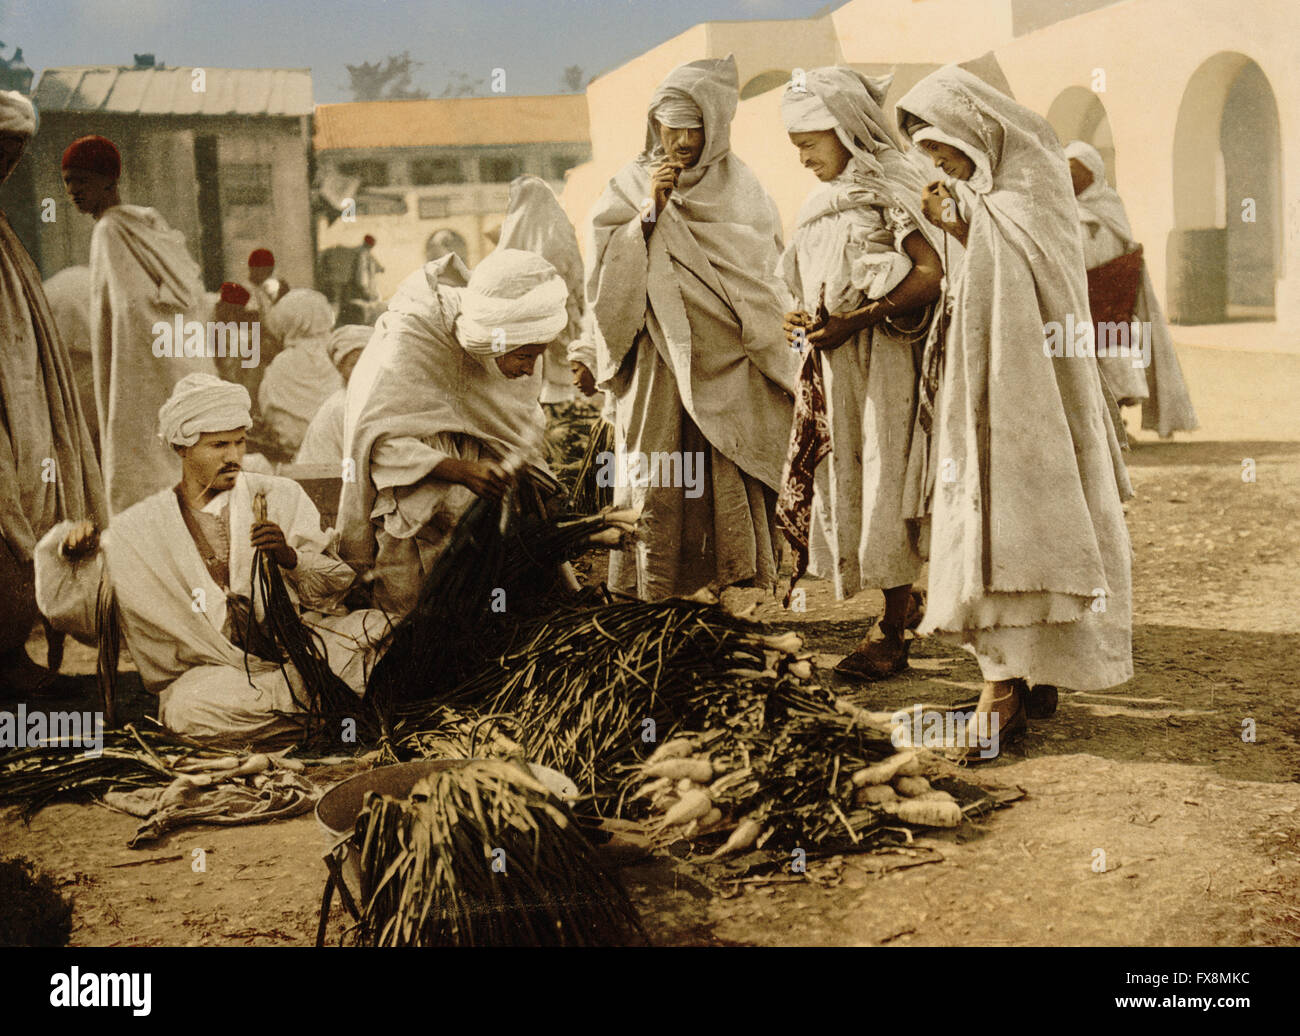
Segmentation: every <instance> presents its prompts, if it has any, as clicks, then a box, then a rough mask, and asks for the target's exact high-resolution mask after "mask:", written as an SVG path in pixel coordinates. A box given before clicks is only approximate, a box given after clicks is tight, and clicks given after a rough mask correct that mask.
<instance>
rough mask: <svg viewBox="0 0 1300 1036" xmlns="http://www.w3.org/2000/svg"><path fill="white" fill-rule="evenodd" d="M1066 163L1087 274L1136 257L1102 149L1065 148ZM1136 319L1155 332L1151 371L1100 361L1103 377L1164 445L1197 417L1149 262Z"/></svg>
mask: <svg viewBox="0 0 1300 1036" xmlns="http://www.w3.org/2000/svg"><path fill="white" fill-rule="evenodd" d="M1065 157H1066V158H1067V159H1069V161H1070V176H1071V179H1072V181H1073V184H1074V188H1075V201H1076V202H1077V203H1078V205H1079V225H1080V230H1081V232H1082V234H1083V259H1084V263H1085V264H1086V266H1087V268H1088V269H1089V270H1092V269H1094V268H1096V267H1098V266H1104V265H1105V264H1106V263H1108V262H1110V261H1111V260H1112V259H1116V258H1118V257H1119V256H1121V255H1125V254H1126V253H1128V252H1132V251H1133V250H1134V249H1136V248H1137V247H1138V243H1137V241H1136V240H1135V239H1134V237H1133V229H1132V228H1131V227H1130V226H1129V222H1128V215H1127V214H1126V213H1125V212H1124V203H1123V202H1122V201H1121V200H1120V197H1119V195H1118V194H1117V193H1116V192H1115V188H1113V187H1111V186H1110V185H1109V184H1108V183H1107V182H1106V164H1105V162H1103V161H1102V157H1101V155H1100V154H1099V153H1098V152H1097V149H1096V148H1094V147H1092V146H1091V145H1090V144H1085V143H1084V142H1083V141H1082V140H1076V141H1073V142H1071V143H1070V144H1068V145H1067V146H1066V148H1065ZM1098 319H1101V318H1100V317H1098ZM1133 319H1134V320H1136V321H1138V322H1139V323H1140V324H1141V325H1142V330H1143V333H1146V329H1147V327H1148V325H1149V326H1150V329H1151V331H1150V339H1151V340H1150V342H1149V343H1148V344H1149V345H1150V349H1151V351H1150V353H1149V356H1150V361H1151V362H1150V365H1149V366H1148V367H1147V368H1146V370H1145V372H1144V371H1143V370H1142V368H1141V367H1137V366H1134V364H1133V362H1132V360H1131V359H1130V358H1128V357H1125V356H1098V357H1097V364H1098V366H1100V367H1101V373H1102V377H1104V378H1105V379H1106V382H1107V384H1108V385H1109V386H1110V390H1111V393H1112V394H1113V395H1114V396H1115V398H1116V399H1117V400H1118V401H1119V403H1120V404H1121V405H1127V404H1130V403H1141V404H1142V427H1143V428H1149V429H1153V430H1155V431H1156V432H1158V433H1159V434H1160V437H1161V438H1162V439H1167V438H1169V437H1171V436H1172V435H1173V434H1174V432H1176V431H1177V432H1183V431H1191V430H1193V429H1194V428H1196V427H1197V422H1196V411H1195V410H1193V409H1192V401H1191V398H1190V397H1189V396H1188V394H1187V384H1186V383H1185V382H1184V381H1183V369H1182V367H1181V366H1180V365H1179V363H1178V356H1177V354H1176V353H1175V352H1174V343H1173V340H1172V339H1171V338H1170V337H1169V325H1168V324H1166V323H1165V315H1164V313H1163V312H1162V311H1161V309H1160V301H1159V299H1157V298H1156V292H1155V288H1153V287H1152V285H1151V275H1150V273H1148V272H1147V264H1146V260H1145V259H1144V260H1143V261H1142V276H1141V280H1140V281H1139V282H1138V289H1137V298H1136V301H1135V303H1134V307H1133Z"/></svg>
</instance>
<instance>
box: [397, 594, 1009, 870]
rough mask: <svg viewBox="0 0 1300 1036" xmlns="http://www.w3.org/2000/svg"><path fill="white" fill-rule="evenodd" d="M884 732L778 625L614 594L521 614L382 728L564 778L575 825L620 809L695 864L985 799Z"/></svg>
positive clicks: (855, 840)
mask: <svg viewBox="0 0 1300 1036" xmlns="http://www.w3.org/2000/svg"><path fill="white" fill-rule="evenodd" d="M647 732H651V733H650V734H649V736H647ZM890 735H891V730H890V728H889V726H888V723H887V717H881V716H879V715H878V714H871V713H866V712H863V710H861V709H858V708H856V707H855V706H854V705H852V704H851V703H849V702H847V701H843V700H839V699H837V698H836V697H835V696H834V695H833V694H832V693H831V692H829V691H828V690H826V689H825V688H823V687H822V686H821V685H820V684H819V682H818V680H817V678H816V673H815V671H814V670H813V668H812V664H811V656H810V655H809V654H808V653H806V652H805V651H804V650H803V644H802V642H801V640H800V638H799V637H798V636H797V635H796V634H793V633H774V632H770V631H767V630H765V629H763V628H762V627H761V626H759V625H758V624H756V623H753V622H750V621H748V620H745V619H742V618H740V617H737V616H735V615H732V614H730V613H728V612H726V611H724V610H723V609H721V608H720V607H718V606H716V605H712V604H708V603H702V602H698V601H686V600H673V601H663V602H658V603H653V604H651V603H645V602H640V601H627V600H619V599H614V598H607V599H606V600H604V601H602V602H600V603H597V604H594V605H587V606H583V607H577V608H568V609H560V610H558V611H556V612H553V613H552V614H550V615H548V616H546V617H545V618H544V619H540V620H537V621H534V622H532V623H530V624H526V625H524V626H521V627H520V629H519V630H518V631H517V635H516V636H515V637H514V638H513V640H512V642H511V643H510V644H509V645H508V647H507V650H506V651H505V652H504V653H502V654H501V655H499V656H497V657H496V658H493V659H491V660H489V662H488V663H487V664H485V665H484V666H483V668H482V669H481V671H480V672H479V673H477V674H476V675H475V676H474V677H473V678H471V679H470V680H468V681H466V682H465V683H463V684H462V685H461V686H459V687H458V688H456V689H455V690H454V691H453V692H452V693H451V694H450V695H449V696H447V697H446V698H444V699H442V700H441V701H440V702H438V703H437V705H436V706H432V707H431V706H429V705H427V704H426V705H422V706H415V707H410V708H408V709H407V710H405V711H404V712H403V714H402V716H401V718H400V720H399V721H398V722H397V723H395V725H394V737H395V743H396V746H397V754H398V756H399V757H400V758H408V757H430V756H435V757H436V756H444V757H445V756H451V757H466V756H473V755H480V756H482V755H492V754H497V755H502V756H507V757H509V756H515V757H518V758H524V759H527V760H528V761H530V762H535V763H540V764H541V765H543V766H548V767H551V768H553V769H556V770H559V771H560V772H562V773H564V774H566V775H567V776H569V777H570V778H571V779H572V780H574V781H575V782H576V783H577V785H578V786H579V789H580V798H579V800H578V801H577V803H575V809H576V810H577V812H578V813H579V814H580V815H583V816H585V817H586V818H588V820H589V821H591V822H599V821H613V822H614V824H613V825H610V826H618V827H619V828H620V829H621V830H627V829H628V827H627V825H628V823H629V822H630V823H631V824H633V825H635V828H636V830H637V831H638V832H639V833H640V838H641V840H642V841H643V842H648V843H649V844H651V845H653V846H656V847H659V848H666V847H668V846H670V845H673V844H674V843H679V844H680V843H682V842H686V843H687V844H688V849H689V855H690V856H691V857H692V858H693V859H699V860H703V859H705V858H709V859H714V860H725V859H727V858H729V857H733V856H736V855H739V854H741V853H744V852H750V851H755V850H758V851H762V852H766V853H770V854H772V855H774V856H775V855H778V854H784V855H786V856H787V858H788V854H789V852H790V851H791V850H792V849H795V848H802V849H804V850H806V851H809V852H814V851H815V852H825V853H834V852H843V851H846V850H854V849H856V850H867V849H870V848H872V847H874V846H877V845H882V844H894V843H896V842H898V841H900V840H905V839H906V838H907V837H910V836H909V834H908V832H909V831H911V830H917V829H927V828H951V827H956V826H958V825H959V824H960V823H961V822H962V819H963V816H964V815H965V814H966V812H968V811H969V810H970V809H972V808H974V807H975V804H976V803H977V802H980V803H982V804H983V805H985V806H987V805H990V804H991V803H990V801H989V799H988V798H987V797H986V796H984V795H983V794H982V793H981V789H979V788H978V787H976V786H974V785H972V784H969V783H967V782H965V781H960V780H954V778H953V774H955V773H956V769H955V768H954V767H953V766H952V765H951V764H949V763H947V762H946V761H945V760H943V759H942V758H940V757H937V756H935V755H933V754H931V753H929V752H925V751H920V750H913V749H906V750H903V751H900V750H898V749H896V748H895V746H894V744H893V742H892V740H891V736H890ZM931 778H933V779H934V780H935V782H936V784H933V785H932V783H931V780H930V779H931ZM620 822H622V823H620ZM674 851H675V852H676V853H677V854H678V855H680V851H679V850H677V849H675V850H674Z"/></svg>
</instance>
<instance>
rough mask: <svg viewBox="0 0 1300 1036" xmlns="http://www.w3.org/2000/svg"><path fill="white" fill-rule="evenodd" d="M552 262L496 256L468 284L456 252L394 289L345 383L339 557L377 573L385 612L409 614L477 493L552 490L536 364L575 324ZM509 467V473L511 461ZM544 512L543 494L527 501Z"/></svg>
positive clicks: (522, 255) (377, 594) (503, 252)
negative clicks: (515, 471) (346, 462)
mask: <svg viewBox="0 0 1300 1036" xmlns="http://www.w3.org/2000/svg"><path fill="white" fill-rule="evenodd" d="M568 297H569V289H568V287H567V285H566V284H565V283H564V279H563V278H562V277H561V276H559V274H557V273H556V271H555V268H554V267H553V266H551V264H550V263H548V262H547V261H546V260H545V259H543V258H541V257H540V256H538V255H534V254H533V253H531V252H523V251H518V250H515V249H498V250H496V251H494V252H492V253H491V254H490V255H489V256H488V257H487V258H486V259H484V260H483V261H482V262H481V263H479V265H478V266H477V267H476V268H475V270H474V274H473V276H472V277H471V276H469V274H468V271H467V270H466V268H465V264H464V263H463V262H461V260H460V258H459V257H458V256H456V255H455V254H451V255H447V256H444V257H443V258H441V259H437V260H435V261H434V262H431V263H428V264H426V265H425V266H424V267H422V268H421V269H419V270H416V271H415V273H413V274H411V276H409V277H408V278H406V280H405V281H403V282H402V284H401V285H400V286H399V288H398V289H397V292H396V293H395V294H394V296H393V298H392V300H391V301H390V302H389V304H388V311H387V312H386V313H384V314H383V316H381V317H380V318H379V322H378V324H377V325H376V327H375V334H374V336H373V337H372V338H371V340H370V343H369V344H368V345H367V346H366V350H365V352H364V353H363V354H362V357H361V360H360V362H359V363H358V364H357V367H356V370H355V371H354V372H353V374H352V380H351V381H350V382H349V384H348V402H347V414H346V420H345V425H344V444H345V457H346V458H349V459H350V460H351V461H352V463H351V465H350V466H349V467H348V468H346V469H345V471H344V476H343V494H342V498H341V500H340V503H339V523H340V525H341V527H342V532H343V557H344V558H345V559H346V560H348V561H349V562H350V563H352V564H353V565H354V566H355V567H358V568H360V567H363V566H364V567H366V568H370V567H372V566H373V577H374V600H375V604H376V605H378V606H379V607H382V608H384V609H386V610H388V611H390V612H393V613H396V614H404V613H405V612H407V611H409V610H410V609H411V607H412V606H413V605H414V603H415V600H416V597H417V596H418V594H419V590H420V585H421V583H422V582H423V580H424V577H425V575H427V574H428V572H429V569H430V568H431V567H432V565H433V563H434V561H435V560H436V559H437V557H438V555H439V554H440V553H441V552H442V550H443V548H444V547H445V545H446V541H447V539H448V537H449V536H450V533H451V530H452V529H453V528H454V527H455V525H456V522H457V521H458V520H459V518H460V516H461V515H462V514H463V513H464V511H465V510H466V508H468V507H469V505H470V503H471V502H472V501H473V500H474V498H475V497H476V496H483V497H489V498H492V499H499V498H501V497H502V496H503V495H504V493H505V491H506V488H507V487H508V485H509V484H510V481H511V478H512V476H511V474H510V469H511V468H514V467H515V466H516V465H519V466H521V468H522V472H523V474H524V476H525V478H524V479H522V480H521V481H520V484H519V488H520V490H528V489H529V488H532V489H536V490H539V491H540V492H541V493H549V492H552V491H553V490H554V488H555V484H554V480H553V479H552V478H551V474H550V470H549V469H548V468H547V465H546V460H545V456H544V447H543V436H544V433H545V424H546V422H545V417H544V414H543V412H542V408H541V405H540V404H539V403H538V401H537V400H538V393H539V390H540V388H541V370H540V365H539V364H538V362H537V361H538V359H539V357H540V356H541V355H542V354H543V353H544V352H545V351H546V347H547V345H548V344H549V343H550V342H552V341H554V340H555V339H556V338H557V337H558V336H559V335H560V334H561V333H562V332H563V331H564V330H565V328H567V327H568V326H569V311H568V308H567V306H568ZM507 462H509V464H507ZM521 495H523V496H524V497H525V498H527V499H529V500H530V503H531V504H533V505H538V506H540V500H539V493H537V492H534V493H531V496H530V495H529V494H527V493H524V494H521Z"/></svg>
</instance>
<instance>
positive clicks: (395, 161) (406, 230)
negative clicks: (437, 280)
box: [315, 94, 591, 298]
mask: <svg viewBox="0 0 1300 1036" xmlns="http://www.w3.org/2000/svg"><path fill="white" fill-rule="evenodd" d="M315 154H316V166H317V182H318V183H326V182H330V181H332V182H333V183H334V184H343V185H346V186H345V190H346V193H347V194H348V195H350V196H351V200H352V202H353V203H354V205H353V209H354V212H347V211H345V212H344V213H343V215H342V216H341V217H339V218H337V219H335V220H333V221H332V222H329V221H327V220H326V219H325V218H323V217H322V218H321V219H320V220H319V223H318V231H317V232H318V241H319V247H320V249H321V251H322V252H324V251H326V250H328V249H330V248H334V247H339V246H343V247H355V246H357V245H360V244H361V242H362V241H363V240H364V238H365V237H366V236H367V235H369V236H371V237H373V238H374V239H375V246H374V249H373V253H374V256H375V258H376V259H377V260H378V262H379V264H380V265H381V266H382V267H383V268H384V272H383V273H381V274H380V275H379V277H378V289H379V293H380V296H381V297H383V298H387V297H388V296H389V295H391V294H392V292H393V291H394V289H395V288H396V287H397V285H398V284H399V283H400V282H401V281H402V279H403V278H404V277H406V276H407V274H409V273H410V272H411V271H412V270H414V269H415V268H416V267H417V266H419V265H420V264H421V263H423V262H425V261H426V260H427V259H429V258H435V257H437V256H439V255H443V254H445V253H446V252H448V251H454V252H456V253H458V254H459V255H460V256H461V258H463V259H464V260H465V261H466V262H467V263H468V264H469V265H470V266H473V265H474V264H476V263H477V262H478V261H479V260H480V259H481V258H483V256H485V255H486V254H487V253H488V252H489V251H491V250H492V247H493V241H492V239H491V238H490V237H489V236H488V235H489V234H490V233H491V232H492V231H493V230H494V229H496V228H497V227H498V226H499V225H500V222H501V220H502V218H503V217H504V216H505V211H506V202H507V199H508V197H509V194H510V181H511V180H513V179H514V178H515V177H517V176H521V175H523V174H525V173H531V174H533V175H534V176H539V177H541V178H542V179H543V180H545V181H547V183H549V184H550V185H551V187H552V189H554V190H555V191H556V193H559V192H560V191H561V190H562V189H563V185H564V178H565V175H566V173H567V172H568V171H569V170H570V169H572V168H573V167H574V166H577V165H581V164H582V163H584V162H586V161H587V160H588V159H590V157H591V144H590V136H589V133H588V128H587V99H586V98H585V97H584V96H583V95H582V94H558V95H554V96H539V97H458V98H447V99H436V100H419V101H357V102H351V103H345V104H322V105H320V106H318V107H317V108H316V119H315ZM339 200H340V201H341V200H342V199H339ZM353 216H354V217H355V218H350V217H353Z"/></svg>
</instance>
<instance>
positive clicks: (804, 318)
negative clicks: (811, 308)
mask: <svg viewBox="0 0 1300 1036" xmlns="http://www.w3.org/2000/svg"><path fill="white" fill-rule="evenodd" d="M812 326H813V318H812V317H810V316H809V315H808V314H807V313H805V312H804V311H803V310H796V311H795V312H793V313H787V314H786V315H785V318H784V323H782V324H781V330H782V331H784V332H785V340H786V341H787V342H789V343H790V345H791V346H792V347H794V348H799V345H801V344H802V343H803V342H806V341H807V340H808V331H809V329H810V328H812Z"/></svg>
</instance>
